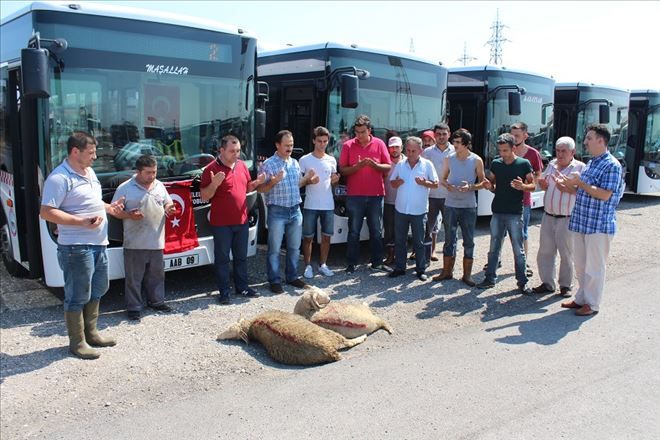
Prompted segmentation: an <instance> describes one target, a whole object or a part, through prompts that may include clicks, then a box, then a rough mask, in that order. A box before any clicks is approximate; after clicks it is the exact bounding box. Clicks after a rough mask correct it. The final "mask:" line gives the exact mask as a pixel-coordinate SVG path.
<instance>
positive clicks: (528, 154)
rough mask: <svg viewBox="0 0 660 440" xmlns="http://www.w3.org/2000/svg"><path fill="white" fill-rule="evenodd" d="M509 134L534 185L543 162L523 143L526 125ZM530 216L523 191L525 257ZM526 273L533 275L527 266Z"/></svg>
mask: <svg viewBox="0 0 660 440" xmlns="http://www.w3.org/2000/svg"><path fill="white" fill-rule="evenodd" d="M509 133H511V136H513V139H514V141H515V143H514V148H513V150H514V152H515V153H516V156H518V157H522V158H523V159H527V160H528V161H529V163H530V164H532V170H533V173H532V175H533V176H534V183H535V184H536V182H537V181H538V179H539V177H541V172H542V171H543V161H542V160H541V154H540V153H539V152H538V151H536V149H535V148H534V147H531V146H529V145H527V144H526V143H525V142H526V141H527V138H528V137H529V134H528V133H527V124H525V123H524V122H516V123H515V124H513V125H512V126H511V129H510V130H509ZM531 215H532V193H531V192H528V191H525V192H523V247H524V248H525V255H527V256H529V253H528V252H527V249H528V248H527V237H528V236H529V233H528V230H529V219H530V217H531ZM528 261H529V259H528ZM526 271H527V276H528V277H531V276H532V275H534V272H533V271H532V269H531V268H530V267H529V265H527V268H526Z"/></svg>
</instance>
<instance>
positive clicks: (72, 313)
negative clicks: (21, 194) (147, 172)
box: [39, 131, 124, 359]
mask: <svg viewBox="0 0 660 440" xmlns="http://www.w3.org/2000/svg"><path fill="white" fill-rule="evenodd" d="M67 152H68V156H67V158H66V159H65V160H64V161H63V162H62V164H61V165H59V166H58V167H57V168H55V169H54V170H53V172H52V173H50V175H49V176H48V178H47V179H46V181H45V182H44V188H43V194H42V198H41V210H40V212H39V214H40V216H41V218H43V219H44V220H46V221H49V222H51V223H55V224H56V225H57V226H58V237H57V245H58V246H57V260H58V262H59V265H60V268H61V269H62V272H63V273H64V318H65V320H66V327H67V333H68V335H69V351H70V352H71V353H73V354H75V355H76V356H78V357H80V358H83V359H96V358H98V357H99V356H100V353H99V352H98V351H96V350H94V349H92V348H91V347H90V345H92V346H97V347H109V346H113V345H115V341H114V340H113V339H110V338H104V337H102V336H101V335H100V334H99V332H98V330H97V328H96V322H97V320H98V315H99V303H100V300H101V297H102V296H103V295H104V294H105V292H107V291H108V287H109V281H108V257H107V255H106V246H107V244H108V219H107V214H111V215H113V216H115V217H118V215H119V212H120V211H121V210H123V209H124V206H123V200H118V201H116V202H114V203H112V204H107V203H105V202H103V199H102V198H101V182H100V181H99V179H98V178H97V177H96V173H94V170H93V169H92V164H93V163H94V160H95V159H96V140H95V139H94V138H93V137H92V136H91V135H90V134H88V133H85V132H82V131H76V132H74V133H73V135H71V136H70V137H69V139H68V141H67Z"/></svg>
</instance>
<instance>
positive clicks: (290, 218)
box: [268, 205, 303, 284]
mask: <svg viewBox="0 0 660 440" xmlns="http://www.w3.org/2000/svg"><path fill="white" fill-rule="evenodd" d="M302 221H303V217H302V213H301V212H300V207H299V206H298V205H296V206H292V207H290V208H286V207H284V206H277V205H268V282H269V283H277V284H281V283H282V278H281V277H280V248H281V246H282V238H283V237H284V236H286V268H285V276H286V281H287V283H288V282H291V281H293V280H296V279H298V259H299V258H300V240H301V237H302Z"/></svg>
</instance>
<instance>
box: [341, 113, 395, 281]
mask: <svg viewBox="0 0 660 440" xmlns="http://www.w3.org/2000/svg"><path fill="white" fill-rule="evenodd" d="M353 129H354V131H355V137H354V138H353V139H350V140H348V141H346V142H345V143H344V145H343V146H342V149H341V155H340V156H339V171H340V173H341V174H342V176H346V211H347V212H348V242H347V250H346V254H347V255H346V260H347V261H346V263H347V266H346V272H348V273H351V272H354V271H355V265H356V264H357V262H358V257H359V255H360V230H361V229H362V221H363V219H364V217H366V218H367V226H368V227H369V246H370V249H371V268H372V269H373V270H381V271H386V272H391V269H390V268H388V267H387V266H385V265H384V264H383V254H384V250H383V228H382V223H383V222H382V220H383V196H384V195H385V185H384V183H383V176H384V175H385V174H387V172H388V171H389V170H390V168H391V166H392V165H391V163H392V162H391V160H390V154H389V152H388V151H387V147H386V146H385V142H383V141H382V140H381V139H379V138H377V137H375V136H372V135H371V120H370V119H369V117H368V116H366V115H360V116H358V117H357V119H356V120H355V125H354V127H353Z"/></svg>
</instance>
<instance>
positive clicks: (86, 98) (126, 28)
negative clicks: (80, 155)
mask: <svg viewBox="0 0 660 440" xmlns="http://www.w3.org/2000/svg"><path fill="white" fill-rule="evenodd" d="M0 29H1V33H2V34H1V37H2V38H1V39H0V40H1V44H2V60H0V85H1V87H2V91H1V94H0V197H1V201H2V209H1V210H0V238H1V240H0V242H1V244H2V258H3V260H4V262H5V265H6V266H7V267H8V268H9V269H10V271H11V272H12V273H19V272H28V273H29V275H30V276H32V277H43V279H44V281H45V284H46V285H48V286H61V285H63V280H62V275H61V272H60V270H59V267H57V263H56V261H57V260H56V258H55V252H56V237H55V235H54V233H53V229H52V228H49V226H48V224H46V222H44V221H43V220H41V219H40V218H39V216H38V208H39V196H40V188H41V185H42V183H43V179H44V176H46V175H48V173H49V172H50V171H51V170H52V169H53V168H54V167H56V166H57V165H58V164H59V163H60V162H61V160H62V159H63V158H64V157H66V146H65V143H64V142H63V141H65V140H66V137H67V136H68V133H70V132H71V131H72V130H86V131H89V132H91V133H92V134H94V136H96V138H97V139H98V141H99V145H98V149H97V154H98V160H97V161H96V162H95V164H94V169H95V171H96V174H97V175H98V176H99V178H100V179H101V181H102V185H103V192H104V198H105V199H107V200H110V199H111V198H112V195H113V193H114V190H115V189H116V187H117V186H118V185H119V184H120V183H121V182H123V181H124V180H126V179H128V178H129V177H130V176H131V174H132V170H131V163H132V162H133V161H134V159H135V158H136V157H138V156H139V155H140V154H145V153H148V154H152V155H154V156H155V157H156V159H157V162H158V167H159V178H160V179H161V180H164V181H180V180H192V181H193V186H192V187H191V194H192V204H193V206H194V214H195V220H196V224H197V230H198V236H199V246H198V247H197V248H195V249H193V250H191V251H188V252H185V253H182V254H176V255H168V256H167V257H168V259H172V258H176V259H177V261H184V262H192V263H190V264H191V265H204V264H211V263H212V262H213V241H212V237H211V235H210V233H209V232H208V227H207V220H206V218H207V215H208V209H209V207H208V205H207V204H205V203H204V202H203V201H202V200H201V199H200V198H199V189H198V186H196V185H197V181H198V179H197V178H198V177H199V175H200V173H201V169H202V167H203V166H204V165H205V164H207V163H208V162H209V161H210V160H212V159H213V157H214V154H215V145H216V143H217V140H218V138H219V137H221V136H222V135H223V134H225V133H228V132H232V133H234V134H236V135H237V136H238V137H239V138H240V139H241V143H242V147H243V152H242V159H243V160H244V161H245V162H246V164H247V165H248V167H249V168H250V169H251V170H252V172H253V173H256V171H257V169H258V166H259V163H260V162H261V161H262V160H263V159H264V158H265V157H267V156H270V155H271V154H273V152H274V146H273V138H274V135H275V133H276V132H277V131H279V130H280V129H283V128H287V129H289V130H291V131H292V132H293V134H294V139H295V141H296V149H295V154H294V156H297V157H300V156H302V155H303V154H305V153H307V152H309V151H310V150H311V146H312V142H311V133H312V129H313V128H314V127H316V126H318V125H323V126H325V127H327V128H328V129H329V131H330V133H331V142H330V145H329V146H328V152H329V153H330V154H334V155H336V156H338V155H339V152H340V148H341V142H342V140H343V139H345V138H346V137H347V136H352V133H351V124H352V122H353V121H354V120H355V117H356V116H357V115H358V114H360V113H364V114H368V115H369V116H370V118H371V120H372V122H373V124H374V135H376V136H379V137H382V138H384V137H385V136H386V134H387V133H388V132H393V131H395V132H397V133H398V134H399V135H400V136H402V137H404V138H405V137H406V136H409V135H419V134H420V133H421V132H422V131H424V130H427V129H429V128H431V127H432V126H433V125H434V124H436V123H437V122H439V121H447V122H448V123H449V125H450V127H451V128H452V129H455V128H458V127H463V128H466V129H468V130H469V131H470V132H471V133H472V134H473V139H474V143H473V146H474V151H475V152H476V153H477V154H479V155H481V156H482V157H483V159H484V161H485V163H486V166H488V165H489V163H490V162H491V161H492V160H493V159H494V158H495V156H496V154H497V148H496V144H495V139H496V138H497V136H498V135H499V134H501V133H503V132H508V130H509V127H510V126H511V124H513V123H514V122H516V121H524V122H526V123H527V124H528V126H529V134H530V138H529V141H528V143H530V144H531V145H533V146H534V147H535V148H537V149H538V150H539V151H540V152H541V154H542V156H543V157H544V158H545V159H546V160H548V159H550V158H551V157H552V155H553V145H554V141H555V140H556V139H557V138H558V137H560V136H565V135H568V136H572V137H574V138H575V139H576V141H577V145H578V151H577V157H578V158H579V159H581V160H583V161H586V160H588V159H589V158H588V156H587V153H586V151H585V150H584V149H583V147H582V139H583V136H584V130H585V127H586V125H587V124H589V123H593V122H601V123H605V124H608V126H609V127H610V130H611V131H612V133H613V136H612V141H611V144H610V150H611V151H612V153H613V154H614V155H615V156H616V157H617V158H618V159H619V160H620V161H621V163H622V164H623V165H624V166H625V169H626V184H627V189H628V191H629V192H634V193H653V192H658V191H659V189H660V175H659V173H660V171H658V168H657V166H658V160H659V157H658V155H659V152H658V151H659V150H660V110H659V103H660V91H658V90H645V91H633V92H629V91H628V90H624V89H617V88H612V87H602V86H595V85H592V84H587V83H572V84H556V83H555V81H554V80H553V79H552V78H551V77H548V76H543V75H538V74H533V73H529V72H523V71H519V70H511V69H506V68H503V67H496V66H484V67H461V68H447V67H445V66H443V65H441V64H439V63H435V62H430V61H428V60H425V59H422V58H419V57H416V56H414V55H412V54H403V53H393V52H390V51H384V50H373V49H367V48H361V47H359V46H356V45H351V46H345V45H340V44H334V43H324V44H318V45H312V46H305V47H289V48H286V49H283V50H279V51H273V52H265V53H257V44H256V39H255V38H254V37H253V36H250V35H248V34H247V33H246V32H244V31H243V30H241V29H239V28H231V27H226V26H222V25H219V24H215V23H213V22H210V21H204V22H203V24H200V21H199V20H197V19H195V18H185V17H177V18H173V17H172V16H170V15H161V14H159V13H156V12H154V11H140V10H137V9H132V8H123V7H121V8H118V7H111V6H103V5H99V4H85V5H78V4H45V3H34V4H32V5H30V6H28V7H26V8H25V9H24V10H22V11H18V12H16V13H15V14H13V15H11V16H9V17H8V18H7V19H5V20H3V22H2V25H1V28H0ZM335 196H336V208H335V215H336V219H335V235H334V237H333V242H343V241H346V234H347V229H348V228H347V221H346V215H345V208H344V202H343V196H344V187H343V185H341V184H340V185H339V186H337V187H336V189H335ZM491 197H492V196H491V194H490V193H489V192H487V191H480V193H479V194H478V200H479V210H478V212H479V214H480V215H488V214H490V201H491ZM249 200H251V201H253V202H254V203H253V204H251V206H250V220H249V222H250V244H249V253H248V255H254V254H255V253H256V244H257V238H258V235H259V233H261V235H263V234H264V233H265V230H264V225H265V223H266V222H265V216H266V215H267V212H266V209H265V207H264V204H263V202H262V200H261V198H260V197H257V196H252V197H250V198H249ZM542 203H543V194H542V193H541V192H538V193H535V194H534V206H535V207H538V206H541V205H542ZM110 222H111V223H113V222H117V220H114V219H111V220H110ZM113 230H121V226H120V224H114V225H113V224H111V225H110V231H111V235H110V242H111V244H110V247H109V249H108V255H109V260H110V277H111V279H119V278H123V276H124V269H123V258H122V252H123V251H122V247H121V236H120V234H117V235H116V236H114V235H113V234H112V231H113ZM363 234H364V235H363V237H364V238H366V235H367V234H366V229H365V231H363ZM191 256H194V258H187V257H191ZM166 264H167V261H166ZM171 266H172V267H173V268H175V269H180V268H185V267H188V266H187V265H186V264H180V265H179V264H177V265H171ZM166 267H169V266H166Z"/></svg>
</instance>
